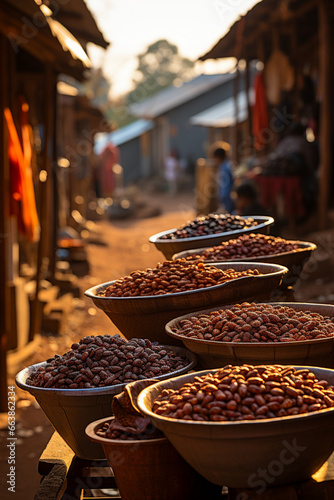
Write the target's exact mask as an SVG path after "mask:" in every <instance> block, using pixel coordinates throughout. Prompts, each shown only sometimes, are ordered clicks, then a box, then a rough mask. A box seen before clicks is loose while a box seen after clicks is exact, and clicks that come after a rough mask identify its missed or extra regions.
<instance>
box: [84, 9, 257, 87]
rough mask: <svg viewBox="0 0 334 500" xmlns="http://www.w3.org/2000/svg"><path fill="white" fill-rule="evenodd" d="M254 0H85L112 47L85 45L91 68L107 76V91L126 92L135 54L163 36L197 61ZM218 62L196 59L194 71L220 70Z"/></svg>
mask: <svg viewBox="0 0 334 500" xmlns="http://www.w3.org/2000/svg"><path fill="white" fill-rule="evenodd" d="M258 2H259V0H86V3H87V5H88V7H89V9H90V10H91V12H92V13H93V15H94V16H95V19H96V21H97V23H98V26H99V28H100V29H101V31H102V32H103V33H104V36H105V38H106V39H107V40H108V41H109V42H110V43H111V46H110V47H109V48H108V49H107V51H104V50H102V49H99V48H96V47H94V46H90V47H89V55H90V57H91V60H92V62H93V64H94V66H99V65H101V66H102V67H103V69H104V73H105V75H106V76H107V77H108V78H109V79H110V80H111V83H112V94H113V95H118V94H123V93H125V92H127V91H128V90H129V89H130V87H131V81H132V75H133V73H134V71H135V68H136V56H137V55H138V54H139V53H142V52H145V49H146V48H147V46H148V45H150V44H151V43H153V42H155V41H157V40H159V39H162V38H165V39H167V40H168V41H170V42H172V43H174V44H176V45H177V46H178V47H179V51H180V53H181V54H182V55H184V56H186V57H188V58H190V59H197V58H198V57H199V56H201V55H202V54H204V53H205V52H207V51H208V50H209V49H210V48H211V47H212V46H213V45H214V44H215V43H216V42H217V41H218V40H219V38H221V37H222V36H223V35H224V34H225V32H226V31H227V29H228V28H229V26H230V25H231V24H232V23H233V22H234V21H235V20H236V19H237V18H238V16H239V15H240V14H244V13H245V12H246V11H247V10H249V9H250V8H251V7H252V6H253V5H255V4H256V3H258ZM220 70H221V66H220V67H219V66H217V65H216V64H213V63H210V64H208V63H205V64H204V63H200V66H199V72H203V73H204V72H211V73H212V72H220Z"/></svg>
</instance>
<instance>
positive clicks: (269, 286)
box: [85, 259, 287, 345]
mask: <svg viewBox="0 0 334 500" xmlns="http://www.w3.org/2000/svg"><path fill="white" fill-rule="evenodd" d="M286 272H287V268H285V267H283V266H277V265H275V264H262V263H256V264H255V263H249V264H248V263H247V264H245V263H242V262H238V263H236V264H234V265H233V268H231V265H230V264H227V263H220V264H217V265H216V266H212V265H211V264H204V263H203V262H196V263H194V262H187V261H186V260H184V259H181V260H178V261H166V262H163V263H161V264H158V265H157V266H156V268H154V269H147V270H145V271H135V272H133V273H131V274H130V275H129V276H126V277H124V278H121V279H120V280H116V281H111V282H107V283H103V284H102V285H98V286H96V287H93V288H91V289H90V290H87V291H86V292H85V294H86V295H87V296H88V297H90V298H91V299H92V300H93V302H94V304H95V305H96V306H97V307H98V308H100V309H102V310H103V311H104V312H105V313H106V314H107V315H108V317H109V318H110V319H111V321H112V322H113V323H114V324H115V325H116V326H117V328H118V329H119V330H120V331H121V332H122V334H123V335H124V336H125V337H126V338H131V337H138V336H144V337H147V338H150V339H153V340H157V341H159V342H161V343H163V342H164V341H165V340H167V341H169V342H170V341H171V339H170V337H168V336H167V335H166V333H165V324H166V323H167V322H168V321H169V320H171V319H172V318H175V317H176V316H182V315H183V314H186V313H189V312H192V311H199V310H201V309H203V308H205V307H210V306H213V305H222V304H229V303H231V302H232V303H233V302H236V301H238V300H240V299H241V300H245V299H247V298H250V297H252V296H256V295H257V294H260V293H261V294H266V295H267V296H268V297H269V295H270V293H272V291H273V290H276V289H277V288H278V286H279V285H280V283H281V280H282V276H283V275H284V274H285V273H286ZM173 342H174V343H175V344H176V345H182V343H180V342H179V341H177V340H176V339H175V340H173Z"/></svg>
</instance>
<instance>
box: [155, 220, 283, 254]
mask: <svg viewBox="0 0 334 500" xmlns="http://www.w3.org/2000/svg"><path fill="white" fill-rule="evenodd" d="M249 217H252V219H254V220H255V221H256V222H257V223H258V225H257V226H252V227H248V228H246V229H237V230H236V231H226V232H224V233H217V234H209V235H206V236H195V237H193V238H180V239H178V240H177V239H176V240H163V239H161V237H162V236H164V235H165V234H169V233H173V232H174V231H176V230H177V229H176V228H174V229H168V230H167V231H162V232H161V233H157V234H154V235H153V236H151V237H150V239H149V240H150V242H151V243H154V245H155V246H156V248H157V249H158V250H160V252H162V253H163V254H164V256H165V257H166V259H171V258H172V257H173V255H174V254H175V253H178V252H183V251H185V250H191V249H192V248H203V247H211V246H215V245H220V243H221V242H222V241H226V240H230V239H231V238H237V237H238V236H241V235H242V234H249V233H266V234H269V231H270V226H271V225H272V224H273V223H274V222H275V221H274V219H273V218H272V217H265V216H260V215H250V216H249ZM249 217H242V218H243V219H248V218H249Z"/></svg>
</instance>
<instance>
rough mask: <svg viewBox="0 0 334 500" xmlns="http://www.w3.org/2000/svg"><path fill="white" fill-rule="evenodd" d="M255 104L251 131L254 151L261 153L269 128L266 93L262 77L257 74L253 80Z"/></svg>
mask: <svg viewBox="0 0 334 500" xmlns="http://www.w3.org/2000/svg"><path fill="white" fill-rule="evenodd" d="M254 94H255V102H254V106H253V113H252V117H253V119H252V121H253V123H252V129H253V137H254V149H255V150H256V151H261V149H263V147H264V146H265V145H266V134H265V132H266V130H268V128H269V121H268V111H267V99H266V91H265V88H264V85H263V75H262V73H258V74H257V75H256V76H255V79H254Z"/></svg>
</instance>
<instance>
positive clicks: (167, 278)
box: [99, 259, 260, 297]
mask: <svg viewBox="0 0 334 500" xmlns="http://www.w3.org/2000/svg"><path fill="white" fill-rule="evenodd" d="M259 274H260V273H259V271H258V270H257V269H247V270H246V271H235V270H234V269H226V270H225V271H222V270H221V269H217V268H216V267H214V266H209V265H205V264H204V263H203V262H198V261H197V262H195V263H192V262H187V261H186V260H185V259H179V260H175V261H166V262H164V263H161V264H158V265H157V267H156V268H154V269H150V268H149V269H146V270H145V271H134V272H133V273H131V274H130V275H129V276H126V277H124V278H121V279H119V280H116V281H115V282H114V283H113V284H112V285H110V286H108V287H107V288H106V289H105V290H104V291H103V292H101V293H100V294H99V296H102V297H136V296H139V295H140V296H145V295H164V294H167V293H179V292H188V291H189V290H196V289H198V288H207V287H209V286H214V285H220V284H222V283H225V281H230V280H234V279H236V278H241V277H242V276H257V275H259Z"/></svg>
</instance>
